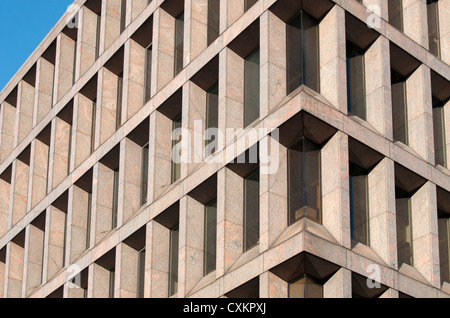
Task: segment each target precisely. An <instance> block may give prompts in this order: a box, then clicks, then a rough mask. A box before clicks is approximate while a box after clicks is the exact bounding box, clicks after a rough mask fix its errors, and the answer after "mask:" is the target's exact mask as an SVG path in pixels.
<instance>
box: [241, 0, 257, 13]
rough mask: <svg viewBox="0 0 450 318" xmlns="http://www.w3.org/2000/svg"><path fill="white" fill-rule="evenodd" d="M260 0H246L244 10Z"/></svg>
mask: <svg viewBox="0 0 450 318" xmlns="http://www.w3.org/2000/svg"><path fill="white" fill-rule="evenodd" d="M256 2H258V0H244V12H246V11H247V10H248V9H250V8H251V7H253V5H254V4H255V3H256Z"/></svg>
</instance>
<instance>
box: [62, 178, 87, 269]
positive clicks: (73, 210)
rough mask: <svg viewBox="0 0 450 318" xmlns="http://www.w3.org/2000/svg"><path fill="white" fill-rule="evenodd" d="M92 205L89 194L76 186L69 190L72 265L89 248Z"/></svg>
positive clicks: (70, 257)
mask: <svg viewBox="0 0 450 318" xmlns="http://www.w3.org/2000/svg"><path fill="white" fill-rule="evenodd" d="M90 204H91V202H90V200H89V193H87V192H86V191H84V190H83V189H81V188H79V187H77V186H76V185H74V186H73V187H71V188H70V189H69V208H68V224H70V227H69V233H68V235H67V239H68V246H69V249H70V252H69V262H70V264H72V263H74V262H75V261H76V260H77V259H78V258H79V257H80V256H81V255H82V254H83V253H84V251H86V249H87V246H89V244H88V243H89V242H87V240H88V233H87V231H88V229H89V227H88V222H90V221H91V218H90V217H89V209H90V206H89V205H90ZM89 236H90V235H89ZM69 238H70V240H69Z"/></svg>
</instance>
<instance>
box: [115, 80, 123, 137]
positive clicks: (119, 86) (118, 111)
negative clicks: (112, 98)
mask: <svg viewBox="0 0 450 318" xmlns="http://www.w3.org/2000/svg"><path fill="white" fill-rule="evenodd" d="M122 94H123V73H120V74H119V75H118V77H117V102H116V105H117V107H116V130H117V129H119V128H120V126H121V125H122V96H123V95H122Z"/></svg>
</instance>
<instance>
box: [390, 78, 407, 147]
mask: <svg viewBox="0 0 450 318" xmlns="http://www.w3.org/2000/svg"><path fill="white" fill-rule="evenodd" d="M391 96H392V120H393V126H394V139H395V140H398V141H400V142H402V143H404V144H405V145H407V144H408V106H407V104H406V78H404V77H403V76H401V75H400V74H398V73H397V72H395V71H394V70H391Z"/></svg>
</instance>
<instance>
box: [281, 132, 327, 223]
mask: <svg viewBox="0 0 450 318" xmlns="http://www.w3.org/2000/svg"><path fill="white" fill-rule="evenodd" d="M288 186H289V189H288V196H289V198H288V200H289V224H290V225H291V224H293V223H295V222H297V221H298V220H300V219H302V218H304V217H306V218H308V219H311V220H313V221H314V222H317V223H321V222H322V219H321V217H322V208H321V203H322V199H321V184H320V148H319V146H318V145H316V144H315V143H313V142H311V141H310V140H308V139H307V138H304V137H303V138H302V139H301V140H300V141H299V142H297V143H296V144H295V145H293V146H292V147H290V148H289V149H288Z"/></svg>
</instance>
